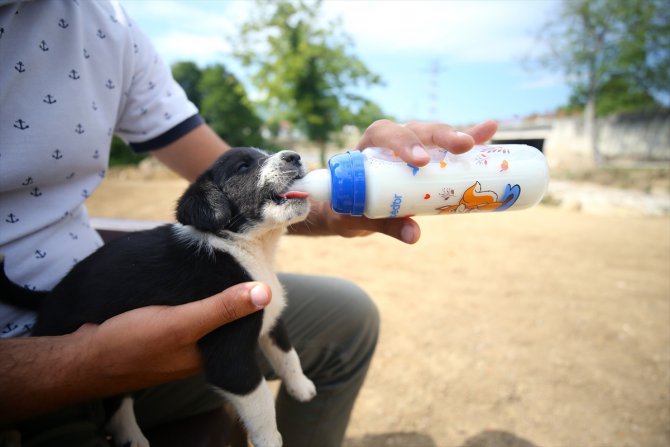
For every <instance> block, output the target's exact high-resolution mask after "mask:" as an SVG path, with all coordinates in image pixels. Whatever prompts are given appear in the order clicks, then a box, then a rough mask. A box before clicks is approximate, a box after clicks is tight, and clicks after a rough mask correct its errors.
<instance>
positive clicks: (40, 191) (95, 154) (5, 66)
mask: <svg viewBox="0 0 670 447" xmlns="http://www.w3.org/2000/svg"><path fill="white" fill-rule="evenodd" d="M201 123H202V119H201V118H200V116H199V115H198V111H197V109H196V107H195V106H194V105H193V104H192V103H191V102H189V101H188V99H187V98H186V95H185V93H184V91H183V89H182V88H181V87H180V86H179V85H178V84H177V83H176V82H175V81H174V79H173V78H172V75H171V73H170V69H169V67H167V66H166V65H165V64H164V63H163V62H162V60H161V59H160V58H159V57H158V55H157V54H156V51H155V49H154V47H153V46H152V45H151V43H150V42H149V40H148V38H147V37H146V36H145V35H144V34H142V32H141V31H140V30H139V29H138V27H137V25H136V24H135V23H134V22H133V21H132V20H131V19H129V17H128V16H127V15H126V13H125V11H124V10H123V9H122V8H121V7H120V5H119V4H118V3H115V2H110V1H102V0H100V1H98V0H96V1H92V0H36V1H23V2H16V3H7V2H0V254H3V255H4V256H5V270H6V273H7V276H8V277H9V278H10V279H11V280H12V281H13V282H15V283H17V284H19V285H21V286H24V287H28V288H30V289H35V290H49V289H51V288H53V286H54V285H55V284H56V283H57V282H58V281H59V280H60V278H62V277H63V276H64V275H65V274H66V273H67V272H68V271H69V270H70V269H71V268H72V266H73V265H74V264H76V263H77V262H78V261H79V260H81V259H83V258H85V257H86V256H88V255H89V254H91V253H92V252H93V251H94V250H95V249H96V248H97V247H99V246H100V245H101V244H102V242H101V240H100V238H99V236H98V234H97V233H96V232H95V231H94V230H93V229H92V228H91V227H90V225H89V220H88V215H87V212H86V208H85V207H84V205H83V202H84V200H85V199H86V198H87V197H89V196H90V195H91V194H92V193H93V191H94V190H95V189H96V187H97V186H98V185H99V184H100V182H101V181H102V179H103V178H104V177H105V173H106V170H107V166H108V158H109V148H110V143H111V139H112V135H114V134H116V135H118V136H120V137H121V138H122V139H123V140H125V141H126V142H128V143H129V144H130V145H131V147H133V148H134V149H135V150H139V151H146V150H153V149H158V148H160V147H163V146H165V145H166V144H168V143H170V142H172V141H174V140H176V139H177V138H179V137H181V136H182V135H185V134H186V133H188V132H189V131H190V130H192V129H193V128H195V127H197V126H198V125H200V124H201ZM33 322H34V315H33V314H32V313H30V312H26V311H24V310H19V309H16V308H12V307H9V306H7V305H4V304H0V337H12V336H18V335H25V334H27V333H29V331H30V329H31V326H32V324H33Z"/></svg>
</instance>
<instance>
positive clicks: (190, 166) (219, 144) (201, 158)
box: [151, 124, 230, 182]
mask: <svg viewBox="0 0 670 447" xmlns="http://www.w3.org/2000/svg"><path fill="white" fill-rule="evenodd" d="M228 149H230V146H229V145H228V143H226V142H225V141H223V140H222V139H221V138H220V137H219V136H218V135H217V134H216V133H215V132H214V131H213V130H212V129H211V128H210V127H209V126H208V125H207V124H201V125H200V126H198V127H196V128H195V129H193V130H192V131H190V132H189V133H187V134H186V135H184V136H183V137H181V138H179V139H177V140H175V141H173V142H172V143H170V144H169V145H167V146H164V147H162V148H160V149H157V150H155V151H152V152H151V154H152V155H153V156H154V157H156V158H157V159H158V160H160V161H161V163H163V164H164V165H166V166H167V167H168V168H170V169H172V170H173V171H174V172H176V173H177V174H179V175H181V176H182V177H184V178H185V179H186V180H188V181H189V182H193V181H194V180H195V179H196V178H198V176H199V175H200V174H201V173H202V172H204V171H205V170H206V169H207V168H209V167H210V166H211V164H212V163H214V161H215V160H216V159H217V158H219V157H220V156H221V155H222V154H223V153H224V152H226V151H227V150H228Z"/></svg>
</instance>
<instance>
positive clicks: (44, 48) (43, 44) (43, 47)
mask: <svg viewBox="0 0 670 447" xmlns="http://www.w3.org/2000/svg"><path fill="white" fill-rule="evenodd" d="M39 47H40V50H42V51H49V45H47V43H46V42H45V41H44V40H42V42H40V45H39Z"/></svg>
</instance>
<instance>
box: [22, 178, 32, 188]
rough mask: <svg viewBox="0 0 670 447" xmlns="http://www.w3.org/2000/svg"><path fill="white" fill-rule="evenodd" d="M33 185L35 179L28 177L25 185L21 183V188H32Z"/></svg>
mask: <svg viewBox="0 0 670 447" xmlns="http://www.w3.org/2000/svg"><path fill="white" fill-rule="evenodd" d="M32 184H33V178H32V177H28V178H27V179H25V180H24V182H23V183H21V186H30V185H32Z"/></svg>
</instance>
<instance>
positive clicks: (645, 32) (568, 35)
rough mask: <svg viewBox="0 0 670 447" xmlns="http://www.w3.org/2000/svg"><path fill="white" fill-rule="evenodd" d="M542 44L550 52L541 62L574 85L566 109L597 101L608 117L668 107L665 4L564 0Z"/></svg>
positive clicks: (655, 0)
mask: <svg viewBox="0 0 670 447" xmlns="http://www.w3.org/2000/svg"><path fill="white" fill-rule="evenodd" d="M542 38H543V40H544V41H545V42H546V43H547V44H548V46H549V48H550V50H549V51H548V52H547V53H546V54H545V55H544V56H543V58H542V62H544V64H545V65H546V66H547V67H549V68H558V69H561V70H562V71H564V73H565V74H566V77H567V79H568V80H570V81H572V85H573V94H572V97H571V100H570V104H569V106H568V108H573V109H574V108H580V107H584V106H585V105H586V104H587V103H588V102H589V101H594V102H595V104H596V112H597V114H598V115H608V114H611V113H620V112H630V111H638V110H646V109H650V108H658V107H666V108H667V107H669V106H670V8H668V6H667V3H666V0H626V1H621V0H564V2H563V4H562V9H561V12H560V14H559V15H558V17H557V19H556V20H554V21H552V22H549V23H547V24H545V26H544V27H543V32H542ZM596 99H597V100H596Z"/></svg>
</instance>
